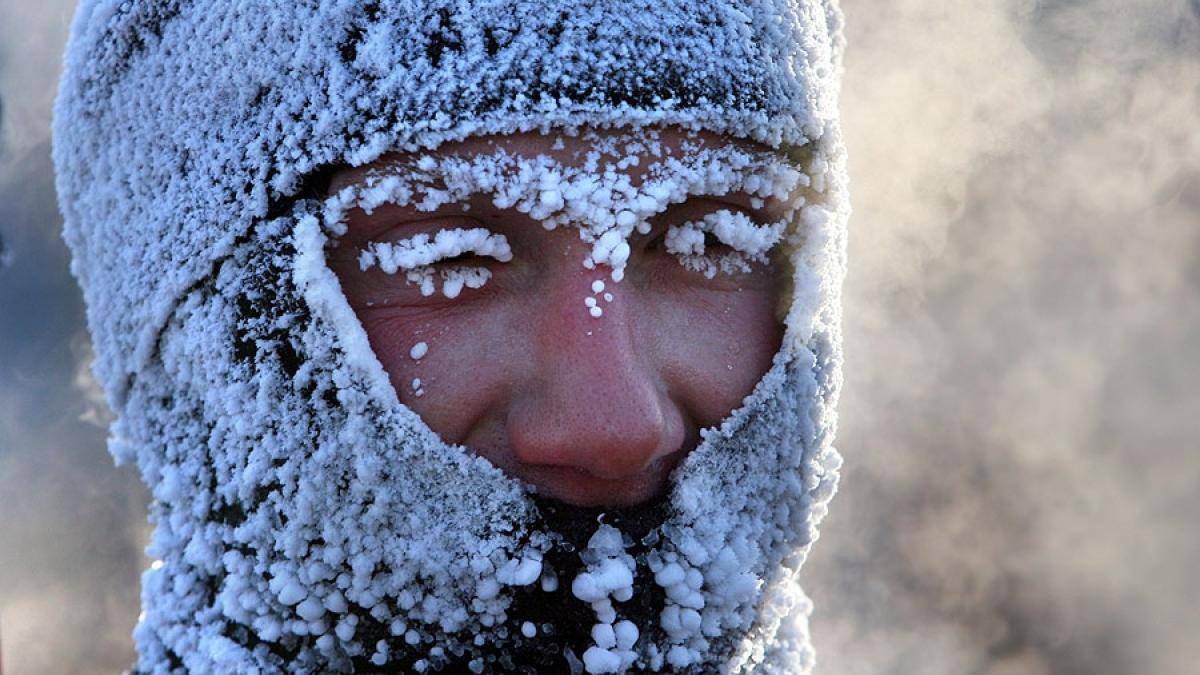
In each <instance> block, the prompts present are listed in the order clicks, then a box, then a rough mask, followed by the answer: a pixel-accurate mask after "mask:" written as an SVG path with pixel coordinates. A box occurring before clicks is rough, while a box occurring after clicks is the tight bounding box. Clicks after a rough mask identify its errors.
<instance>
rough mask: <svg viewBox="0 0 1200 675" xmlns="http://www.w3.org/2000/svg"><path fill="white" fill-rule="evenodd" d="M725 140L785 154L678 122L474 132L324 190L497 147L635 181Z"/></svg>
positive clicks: (399, 155)
mask: <svg viewBox="0 0 1200 675" xmlns="http://www.w3.org/2000/svg"><path fill="white" fill-rule="evenodd" d="M730 146H732V147H736V148H739V149H741V150H743V151H745V152H747V153H750V154H754V155H758V156H760V157H761V158H763V159H767V158H774V159H785V158H786V155H785V154H784V153H783V152H781V151H777V150H773V149H771V148H769V147H767V146H765V145H762V144H759V143H755V142H753V141H748V140H745V139H740V138H733V137H730V136H725V135H722V134H717V133H713V132H710V131H702V130H690V129H683V128H680V127H648V128H642V129H634V130H628V129H591V128H585V129H582V130H576V131H571V130H561V131H560V130H556V131H550V132H547V133H541V132H536V131H530V132H521V133H515V134H506V135H502V136H496V135H492V136H474V137H471V138H467V139H464V140H461V141H456V142H452V143H445V144H443V145H441V146H439V147H438V148H436V149H434V150H424V151H416V152H395V153H388V154H385V155H383V156H382V157H380V158H379V159H377V160H375V161H373V162H370V163H367V164H363V165H361V166H356V167H346V168H343V169H341V170H339V171H337V172H336V173H335V174H334V175H333V178H332V180H331V181H330V185H329V192H330V193H335V192H337V191H338V190H340V189H342V188H344V187H346V186H349V185H353V184H355V183H359V182H361V181H363V180H364V179H365V178H367V177H368V176H371V175H373V174H378V173H380V172H385V173H386V172H389V171H390V170H393V169H400V168H401V167H403V166H404V165H406V164H408V163H410V162H411V161H413V160H414V159H416V158H419V157H433V158H438V157H449V156H456V157H471V156H481V155H492V154H495V153H497V152H503V153H507V154H509V155H517V156H524V157H536V156H545V157H549V158H550V159H552V160H554V162H555V163H557V164H559V165H560V166H562V167H564V168H584V167H589V166H599V167H604V166H606V165H614V164H615V165H618V168H621V169H625V170H628V173H629V174H630V177H631V179H632V180H633V182H634V183H635V184H636V183H637V182H638V178H639V174H641V173H643V172H642V171H638V170H635V169H634V168H633V167H640V168H641V169H646V168H648V167H651V166H653V165H654V164H656V163H657V162H659V161H661V160H662V159H664V158H680V157H684V156H687V155H688V154H689V153H694V152H696V151H698V150H703V149H717V148H723V147H730ZM630 157H636V158H637V161H636V162H635V163H631V162H629V161H628V160H629V158H630Z"/></svg>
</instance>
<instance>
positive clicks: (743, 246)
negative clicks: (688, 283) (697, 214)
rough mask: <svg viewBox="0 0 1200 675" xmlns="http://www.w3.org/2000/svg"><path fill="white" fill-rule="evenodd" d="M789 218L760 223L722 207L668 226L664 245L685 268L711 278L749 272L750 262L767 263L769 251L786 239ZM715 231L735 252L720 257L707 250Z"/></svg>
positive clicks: (743, 214) (718, 237)
mask: <svg viewBox="0 0 1200 675" xmlns="http://www.w3.org/2000/svg"><path fill="white" fill-rule="evenodd" d="M787 226H788V219H786V218H785V219H782V220H779V221H777V222H775V223H771V224H769V225H759V224H757V223H755V222H754V221H753V220H752V219H751V218H750V216H748V215H746V214H745V213H741V212H734V211H729V210H727V209H721V210H719V211H714V212H713V213H710V214H708V215H706V216H704V217H703V218H701V219H700V220H693V221H688V222H686V223H683V224H682V225H671V226H670V227H668V228H667V233H666V237H665V241H664V244H665V247H666V250H667V252H668V253H672V254H674V255H675V256H676V257H678V258H679V262H680V264H681V265H683V266H684V267H685V268H687V269H690V270H693V271H696V272H700V273H702V274H703V275H704V276H705V277H707V278H709V279H712V278H713V277H715V276H716V275H717V272H725V273H728V274H734V273H737V272H749V271H750V264H751V263H765V262H767V253H768V252H769V251H770V250H771V249H772V248H773V247H774V246H775V245H776V244H778V243H779V241H780V240H781V239H783V233H784V230H786V229H787ZM706 234H712V235H713V236H715V237H716V238H717V239H718V240H719V241H720V242H721V243H722V244H725V245H726V246H729V247H730V248H731V249H733V250H732V251H729V252H726V253H724V254H723V255H720V256H717V255H714V254H712V253H706V252H705V250H704V240H705V235H706Z"/></svg>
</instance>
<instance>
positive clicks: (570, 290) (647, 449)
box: [328, 129, 791, 507]
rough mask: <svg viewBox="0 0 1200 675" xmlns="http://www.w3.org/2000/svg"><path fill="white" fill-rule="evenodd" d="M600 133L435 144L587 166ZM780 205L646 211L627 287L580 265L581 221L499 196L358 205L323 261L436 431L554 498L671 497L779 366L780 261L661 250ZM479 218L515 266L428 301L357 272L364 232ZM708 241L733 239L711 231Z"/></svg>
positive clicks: (768, 215) (730, 202)
mask: <svg viewBox="0 0 1200 675" xmlns="http://www.w3.org/2000/svg"><path fill="white" fill-rule="evenodd" d="M685 138H690V140H689V142H690V143H693V144H695V143H697V142H698V143H700V144H702V145H703V146H707V147H715V146H721V145H725V144H727V143H730V142H731V141H727V140H725V139H724V138H723V137H720V136H717V135H715V134H698V135H695V136H692V137H685V136H684V134H683V133H682V132H678V131H673V130H670V129H667V130H664V131H663V132H662V135H661V144H662V147H663V149H664V150H665V151H666V152H667V153H669V155H673V156H675V157H679V156H681V154H682V153H683V151H684V148H683V146H684V145H685ZM592 141H594V139H592ZM592 141H589V140H585V138H581V137H574V136H566V135H563V136H561V137H560V136H558V135H553V134H552V135H549V136H544V135H540V134H536V133H526V134H516V135H511V136H503V137H490V138H473V139H469V140H467V141H463V142H460V143H454V144H447V145H444V146H442V147H441V148H439V149H438V150H437V151H435V152H432V153H425V154H429V155H432V156H435V157H437V156H448V155H456V156H465V157H470V156H474V155H476V154H479V153H484V154H491V153H494V152H495V151H496V149H497V148H502V149H504V150H506V151H507V152H508V153H510V154H519V155H523V156H526V157H535V156H537V155H539V154H541V155H547V156H549V157H552V158H553V159H555V160H557V161H558V162H559V163H561V165H563V166H564V167H582V166H584V164H585V162H586V156H587V153H588V152H589V151H590V150H592V149H593V142H592ZM747 147H749V146H747ZM414 159H415V156H414V155H406V154H392V155H388V156H386V157H384V158H382V159H380V160H378V161H376V162H374V163H372V164H370V165H367V166H363V167H358V168H352V169H344V170H341V171H339V172H338V173H337V174H336V175H335V176H334V178H333V180H332V184H331V186H330V192H331V193H333V192H336V191H338V190H340V189H342V188H345V187H346V186H349V185H353V184H356V183H359V182H361V181H363V180H364V178H365V177H366V176H367V175H368V174H369V173H370V172H379V171H385V172H386V171H389V170H391V171H392V172H395V171H396V167H397V166H398V165H403V164H405V163H406V162H410V161H412V160H414ZM610 159H613V158H610ZM639 160H640V161H639V163H638V165H636V166H627V167H626V168H624V169H621V170H622V171H626V172H627V173H628V174H629V176H630V178H631V182H632V183H633V184H634V185H637V184H639V183H640V182H641V177H642V173H643V172H644V171H645V170H646V169H647V168H648V167H650V166H651V165H653V164H654V163H655V162H657V161H659V158H656V157H655V156H653V155H651V154H649V153H645V152H643V153H640V156H639ZM614 161H615V160H614ZM601 167H603V162H601ZM787 202H788V200H777V199H768V200H766V201H765V202H762V201H760V200H756V199H752V198H751V195H748V194H727V195H722V196H699V195H694V196H692V197H690V198H688V199H687V200H686V201H685V202H683V203H677V204H674V205H673V206H671V207H670V208H668V209H667V210H666V211H665V212H662V213H659V214H658V215H657V216H655V217H654V218H652V219H650V224H651V225H652V228H651V229H650V231H649V232H648V233H645V234H641V233H635V234H634V235H633V236H632V237H631V238H630V239H629V245H630V253H629V258H628V262H627V264H626V267H625V269H624V278H623V279H622V280H621V281H619V282H615V281H613V280H612V278H611V275H610V272H611V268H609V267H607V266H606V265H603V264H600V265H594V266H593V267H592V268H590V269H589V267H588V266H587V265H585V260H586V259H587V257H588V255H589V252H590V251H591V250H592V247H591V245H590V244H588V243H586V242H584V241H582V240H581V237H580V230H579V229H578V228H576V227H557V228H556V229H553V230H547V229H545V228H544V227H542V226H541V225H539V223H538V221H536V220H534V219H533V218H531V217H530V216H529V215H527V214H526V213H522V212H520V211H519V210H518V209H516V208H500V207H497V206H496V205H495V203H494V200H493V199H492V195H489V194H476V195H475V196H474V197H472V198H470V199H469V200H468V202H466V204H465V205H464V203H462V202H455V203H451V204H447V205H444V206H442V207H440V208H438V209H437V210H435V211H422V210H419V209H418V208H417V207H416V206H412V205H409V206H398V205H385V206H381V207H379V208H377V209H374V210H373V212H371V213H369V214H368V213H366V212H365V211H363V210H362V209H358V208H356V209H353V210H351V211H349V212H348V213H347V215H346V219H345V224H346V226H347V231H346V233H345V234H344V235H343V236H341V237H339V238H338V239H337V240H336V241H335V242H333V243H332V244H331V247H330V249H329V252H328V253H329V264H330V267H331V268H332V269H333V271H334V273H335V274H336V275H337V276H338V278H339V280H340V282H341V285H342V288H343V290H344V292H345V294H346V297H347V299H348V301H349V303H350V305H351V306H352V307H353V308H354V310H355V312H356V313H357V315H358V317H359V319H360V321H361V322H362V325H363V328H364V329H365V331H366V334H367V337H368V339H369V340H370V343H371V347H372V348H373V350H374V352H375V354H376V355H377V356H378V358H379V360H380V362H381V363H382V365H383V367H384V369H385V370H386V372H387V373H388V375H389V376H390V379H391V382H392V385H393V386H394V387H395V389H396V392H397V394H398V395H399V397H400V399H401V401H403V402H404V403H405V404H406V405H407V406H409V407H410V408H411V409H412V410H413V411H415V412H416V413H417V414H418V415H420V416H421V418H422V419H423V420H424V421H425V423H426V424H427V425H428V426H429V427H430V428H431V429H432V430H433V431H435V432H436V433H438V434H439V435H440V436H441V437H442V439H443V440H445V441H446V442H449V443H456V444H461V445H463V446H465V447H467V448H469V449H471V450H472V451H474V452H476V453H478V454H479V455H482V456H483V457H485V458H487V459H488V460H490V461H491V462H492V463H494V464H495V465H496V466H498V467H499V468H501V469H502V470H503V471H505V472H506V473H507V474H509V475H511V476H514V477H516V478H518V479H520V480H522V481H524V482H525V483H527V484H529V485H531V486H533V487H534V488H535V489H536V491H537V492H538V493H539V494H542V495H545V496H548V497H550V498H553V499H558V500H562V501H564V502H567V503H570V504H574V505H577V506H587V507H592V506H611V507H621V506H631V505H634V504H637V503H640V502H643V501H645V500H648V499H650V498H652V497H655V496H657V495H658V494H660V493H661V492H662V491H663V490H664V489H665V487H666V483H667V479H668V475H669V474H670V472H671V470H672V469H673V468H674V467H675V466H676V465H677V464H678V463H679V462H680V460H681V459H682V458H683V457H684V456H685V455H686V453H687V452H688V451H690V450H691V449H693V448H694V447H695V446H696V445H697V443H698V441H699V438H700V434H699V431H700V429H702V428H704V427H710V426H714V425H717V424H719V423H720V422H721V420H722V419H723V418H725V417H726V416H728V415H729V413H730V412H731V411H732V410H734V409H735V408H736V407H738V406H739V405H740V404H741V402H742V399H743V398H744V397H745V396H746V395H747V394H749V393H750V391H751V390H752V389H753V388H754V386H755V384H756V383H757V382H758V380H759V379H760V378H761V377H762V375H763V373H765V372H766V370H767V369H768V368H769V366H770V364H771V360H772V357H773V355H774V354H775V352H776V351H778V349H779V346H780V340H781V337H782V333H783V327H782V325H781V323H780V322H779V320H778V319H777V309H778V301H779V294H780V288H781V286H782V284H781V280H782V269H781V268H782V267H783V265H782V263H780V262H764V261H760V262H756V263H754V264H752V265H750V267H749V270H748V271H747V270H741V271H721V272H719V273H717V274H715V275H713V276H712V277H711V278H710V277H709V276H706V275H705V274H703V273H701V272H699V271H696V270H694V269H689V268H687V267H685V266H684V265H683V264H681V262H680V258H679V257H678V256H677V255H676V254H674V253H672V252H670V251H668V250H667V249H668V247H667V246H666V245H665V243H664V238H665V234H666V231H667V229H668V227H669V226H670V225H671V224H679V223H683V222H686V221H695V220H698V219H701V218H703V217H704V216H705V215H707V214H710V213H713V212H715V211H718V210H721V209H725V210H730V211H734V212H744V213H746V214H747V215H750V216H751V217H752V218H753V219H754V220H755V221H758V222H774V221H776V220H778V219H779V217H780V214H781V213H786V212H787V209H788V208H789V207H790V206H791V205H790V204H788V203H787ZM474 228H484V229H486V230H488V231H489V232H491V233H494V234H498V235H503V237H504V238H505V239H506V240H507V243H508V246H509V248H510V250H511V258H510V259H508V260H507V261H501V260H500V259H498V258H501V257H507V256H485V255H479V254H478V253H475V254H471V253H468V254H467V255H466V256H462V255H460V256H458V257H456V258H454V260H453V263H454V264H462V263H464V262H466V263H469V264H470V265H471V266H473V267H479V268H484V269H486V270H487V271H488V272H489V273H490V275H491V276H490V278H488V279H487V280H486V283H484V284H483V285H482V286H480V287H478V288H472V287H470V286H471V285H470V284H468V285H467V286H466V287H464V288H462V290H461V292H460V293H458V294H457V295H456V296H455V297H453V298H451V297H447V296H448V295H450V294H448V293H442V292H437V293H433V294H429V295H426V294H425V293H423V292H422V290H421V288H420V284H414V283H411V282H410V281H409V279H408V278H406V276H405V274H403V273H400V274H394V273H393V274H387V273H385V272H384V271H381V269H380V266H375V267H370V268H368V269H366V270H365V271H364V270H363V269H362V266H361V265H360V259H359V256H360V253H361V252H362V251H363V249H364V247H366V246H367V245H368V244H369V243H371V242H401V241H405V240H411V239H412V238H413V237H414V236H416V235H419V234H429V235H434V234H436V233H437V232H438V231H441V230H450V229H474ZM710 239H711V238H710ZM708 246H709V249H710V251H711V250H712V249H713V248H714V247H717V248H719V247H720V246H722V244H721V243H720V242H718V241H716V240H710V241H709V242H708ZM777 257H778V256H774V255H772V256H771V260H772V261H774V260H775V259H776V258H777ZM448 264H450V261H445V260H443V261H437V262H435V263H434V264H433V266H434V267H435V268H436V267H437V266H438V265H448ZM598 281H599V282H602V283H603V288H601V287H600V284H599V283H597V282H598ZM426 292H428V289H426ZM596 307H598V308H599V309H600V311H596V309H595V308H596ZM597 314H598V315H599V316H596V315H597ZM420 343H424V345H425V346H426V347H427V350H426V351H425V353H424V354H423V355H422V354H421V350H420V349H418V350H416V351H414V346H417V345H419V344H420Z"/></svg>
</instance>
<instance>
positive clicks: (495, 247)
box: [358, 227, 512, 298]
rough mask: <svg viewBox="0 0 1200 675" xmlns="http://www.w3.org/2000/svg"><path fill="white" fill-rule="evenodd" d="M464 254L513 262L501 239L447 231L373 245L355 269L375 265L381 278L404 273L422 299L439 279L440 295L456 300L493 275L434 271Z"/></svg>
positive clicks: (473, 269) (478, 230)
mask: <svg viewBox="0 0 1200 675" xmlns="http://www.w3.org/2000/svg"><path fill="white" fill-rule="evenodd" d="M465 254H474V255H478V256H485V257H490V258H495V259H496V260H497V261H499V262H502V263H505V262H508V261H510V260H512V247H510V246H509V245H508V239H507V238H506V237H505V236H504V235H502V234H497V233H494V232H491V231H489V230H486V229H484V228H482V227H475V228H450V229H445V230H440V231H438V232H437V234H435V235H433V236H432V237H431V236H429V235H428V234H418V235H415V236H413V237H410V238H408V239H402V240H400V241H395V242H377V241H373V242H371V243H369V244H367V246H366V247H365V248H363V250H362V251H361V252H360V253H359V256H358V267H359V269H361V270H362V271H364V272H365V271H367V270H369V269H371V268H372V267H374V266H376V265H378V266H379V269H380V271H382V272H383V273H384V274H396V273H398V272H404V276H405V279H407V280H408V282H409V283H412V284H416V285H417V286H418V287H419V288H420V289H421V295H424V296H430V295H433V294H434V293H435V292H436V290H437V289H436V288H435V285H436V279H435V277H440V278H441V280H442V294H443V295H445V296H446V297H447V298H456V297H458V295H459V293H461V292H462V289H463V288H464V287H466V288H480V287H482V286H483V285H484V284H485V283H487V281H488V279H491V278H492V271H491V270H489V269H487V268H486V267H479V266H471V265H453V266H449V267H445V268H442V269H438V270H435V269H434V268H433V265H434V263H437V262H439V261H442V260H452V259H454V258H457V257H459V256H461V255H465Z"/></svg>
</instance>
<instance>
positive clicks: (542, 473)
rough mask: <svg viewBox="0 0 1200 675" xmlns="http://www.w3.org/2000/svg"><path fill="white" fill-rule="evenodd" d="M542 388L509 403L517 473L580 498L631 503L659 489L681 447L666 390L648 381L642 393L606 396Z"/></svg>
mask: <svg viewBox="0 0 1200 675" xmlns="http://www.w3.org/2000/svg"><path fill="white" fill-rule="evenodd" d="M634 389H635V390H636V389H641V388H638V387H635V388H634ZM544 393H546V394H550V395H549V396H545V397H539V398H538V399H536V400H532V401H528V402H525V403H523V404H520V405H516V406H514V410H511V411H510V417H509V420H508V425H507V431H508V436H509V438H508V442H509V449H510V451H511V456H512V457H513V459H514V460H515V461H516V464H517V465H516V466H515V467H513V470H514V473H516V475H517V476H518V477H520V478H522V479H524V480H525V481H526V482H528V483H530V484H532V485H533V486H534V487H535V488H537V489H538V491H539V492H542V493H543V494H546V495H548V496H551V497H555V498H557V499H561V500H563V501H568V502H572V503H576V504H580V505H614V504H624V505H631V504H635V503H639V502H642V501H645V500H646V499H650V498H652V497H654V496H655V495H657V494H659V493H661V491H662V490H663V489H664V487H665V485H666V481H667V477H668V476H669V474H670V472H671V470H672V469H673V468H674V467H675V465H676V464H678V462H679V460H680V459H681V458H682V457H683V455H684V454H685V453H684V450H685V449H686V448H685V447H684V443H685V440H686V433H685V431H684V418H683V416H682V413H681V412H680V411H679V410H678V408H677V407H676V406H675V405H674V404H673V403H672V402H671V401H670V400H669V399H668V398H666V397H665V396H663V395H661V394H659V393H658V392H657V391H656V390H654V389H653V387H651V386H649V384H648V383H647V384H646V386H645V388H644V389H642V390H641V391H640V395H639V392H638V391H629V392H627V395H626V396H622V397H619V398H616V397H612V398H609V399H608V400H604V399H603V398H600V399H599V400H597V398H596V394H595V392H594V391H576V392H574V394H573V395H572V394H570V393H564V392H562V390H561V389H557V390H556V391H546V392H544ZM556 393H557V395H555V394H556Z"/></svg>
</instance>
